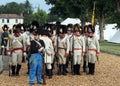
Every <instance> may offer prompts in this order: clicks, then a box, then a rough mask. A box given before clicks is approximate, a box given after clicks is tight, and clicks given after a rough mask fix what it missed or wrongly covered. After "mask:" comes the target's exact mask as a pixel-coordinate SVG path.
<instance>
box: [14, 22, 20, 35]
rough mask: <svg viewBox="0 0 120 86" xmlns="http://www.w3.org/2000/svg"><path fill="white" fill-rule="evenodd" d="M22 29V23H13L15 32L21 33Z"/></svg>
mask: <svg viewBox="0 0 120 86" xmlns="http://www.w3.org/2000/svg"><path fill="white" fill-rule="evenodd" d="M20 31H21V24H17V25H13V32H14V33H19V32H20Z"/></svg>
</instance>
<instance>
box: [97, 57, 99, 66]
mask: <svg viewBox="0 0 120 86" xmlns="http://www.w3.org/2000/svg"><path fill="white" fill-rule="evenodd" d="M96 58H97V62H98V64H99V57H98V56H96Z"/></svg>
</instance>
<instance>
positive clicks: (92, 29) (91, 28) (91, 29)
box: [88, 24, 95, 33]
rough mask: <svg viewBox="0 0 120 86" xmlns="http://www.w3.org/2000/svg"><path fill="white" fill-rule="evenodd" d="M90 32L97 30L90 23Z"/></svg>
mask: <svg viewBox="0 0 120 86" xmlns="http://www.w3.org/2000/svg"><path fill="white" fill-rule="evenodd" d="M88 32H89V33H90V32H92V33H94V32H95V29H94V28H93V27H92V25H91V24H90V25H88Z"/></svg>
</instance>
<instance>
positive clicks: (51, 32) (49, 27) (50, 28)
mask: <svg viewBox="0 0 120 86" xmlns="http://www.w3.org/2000/svg"><path fill="white" fill-rule="evenodd" d="M47 30H48V33H49V38H50V39H51V41H52V45H53V50H52V64H51V65H52V74H53V69H54V62H55V46H56V43H55V42H56V37H55V35H53V28H52V27H51V26H49V25H48V27H47Z"/></svg>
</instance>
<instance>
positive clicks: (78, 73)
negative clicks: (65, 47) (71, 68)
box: [77, 64, 81, 75]
mask: <svg viewBox="0 0 120 86" xmlns="http://www.w3.org/2000/svg"><path fill="white" fill-rule="evenodd" d="M77 75H81V73H80V65H79V64H77Z"/></svg>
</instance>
